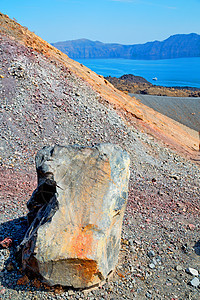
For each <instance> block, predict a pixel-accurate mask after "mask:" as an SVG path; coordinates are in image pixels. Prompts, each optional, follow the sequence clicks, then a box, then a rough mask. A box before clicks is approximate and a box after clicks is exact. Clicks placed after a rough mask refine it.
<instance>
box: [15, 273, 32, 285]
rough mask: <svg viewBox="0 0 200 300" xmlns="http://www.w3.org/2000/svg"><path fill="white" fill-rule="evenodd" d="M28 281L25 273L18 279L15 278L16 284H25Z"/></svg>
mask: <svg viewBox="0 0 200 300" xmlns="http://www.w3.org/2000/svg"><path fill="white" fill-rule="evenodd" d="M28 283H29V279H28V277H27V276H26V275H24V276H23V277H20V278H19V279H18V280H17V284H18V285H26V284H28Z"/></svg>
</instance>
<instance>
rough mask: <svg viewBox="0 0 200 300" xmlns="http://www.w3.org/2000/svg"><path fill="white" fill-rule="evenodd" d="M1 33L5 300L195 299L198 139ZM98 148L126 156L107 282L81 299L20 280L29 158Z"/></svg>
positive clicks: (49, 50)
mask: <svg viewBox="0 0 200 300" xmlns="http://www.w3.org/2000/svg"><path fill="white" fill-rule="evenodd" d="M0 31H1V34H0V53H1V56H0V64H1V66H0V88H1V90H0V93H1V94H0V95H1V119H0V125H1V144H0V151H1V154H0V156H1V170H0V174H1V179H2V180H1V194H0V201H1V202H0V212H1V216H0V218H1V219H0V223H1V225H0V240H3V239H4V238H5V237H8V236H11V237H12V238H13V240H14V243H13V245H12V247H11V248H10V249H9V250H10V253H9V255H10V257H9V258H8V257H7V256H6V255H4V254H5V253H4V252H2V253H1V254H2V256H1V259H0V260H1V264H0V267H1V270H0V274H1V276H0V295H1V296H2V298H3V299H20V300H21V299H70V297H71V299H83V298H84V299H122V297H123V298H125V299H133V298H134V297H135V298H136V299H146V298H152V299H172V298H175V299H176V298H178V299H198V294H199V287H195V286H191V284H190V281H191V280H192V278H193V277H192V275H190V274H188V273H187V272H185V269H186V268H188V267H192V268H195V269H197V270H200V263H199V251H200V250H199V237H198V231H199V227H200V225H199V199H200V198H199V196H200V192H199V190H200V189H199V187H200V186H199V178H200V170H199V167H198V162H199V156H198V135H197V132H196V131H193V130H191V129H189V128H188V127H184V126H182V125H180V124H179V123H178V122H176V121H173V120H171V119H170V118H167V117H165V116H163V115H161V114H160V113H157V112H155V111H154V110H153V109H150V108H148V107H147V106H145V105H143V104H142V103H140V102H139V101H137V100H136V99H134V98H131V97H129V96H127V95H125V94H124V93H122V92H120V91H118V90H117V89H115V88H114V87H113V86H112V85H111V84H110V83H108V82H107V81H106V80H105V79H104V78H103V77H101V76H98V75H97V74H95V73H94V72H92V71H91V70H89V69H88V68H86V67H84V66H83V65H80V64H79V63H78V62H75V61H73V60H71V59H69V58H68V57H67V56H66V55H64V54H63V53H61V52H60V51H58V50H57V49H55V48H54V47H52V46H51V45H49V44H48V43H46V42H45V41H43V40H42V39H41V38H39V37H37V36H36V35H35V34H34V33H31V32H30V31H29V30H28V29H26V28H24V27H22V26H21V25H20V24H18V23H16V22H14V21H13V20H11V19H9V18H8V16H5V15H3V14H0ZM105 142H111V143H115V144H119V145H120V146H121V147H122V148H124V149H125V150H127V151H128V153H129V155H130V158H131V179H130V188H129V190H130V192H129V199H128V205H127V210H126V214H125V219H124V225H123V233H122V249H121V252H120V258H119V264H118V266H117V269H116V270H115V271H114V273H113V278H112V280H110V281H108V282H107V283H106V284H105V285H103V287H101V288H98V289H97V290H94V291H89V292H82V291H72V290H68V289H58V288H57V289H55V288H48V287H46V286H44V285H43V284H42V283H41V282H40V281H39V279H33V278H27V277H26V275H25V274H24V273H23V272H22V271H21V268H20V265H18V263H17V261H16V257H15V253H16V249H17V245H18V244H19V242H20V240H21V239H22V237H23V234H24V231H25V230H26V218H25V216H26V213H27V209H26V202H27V201H28V199H29V197H30V195H31V193H32V191H33V190H34V188H35V184H36V175H35V165H34V157H35V153H36V152H37V150H39V149H41V147H43V146H44V145H48V144H50V145H53V144H60V145H65V144H74V143H76V144H82V145H90V146H92V145H94V144H96V143H105ZM0 251H1V250H0ZM2 251H4V250H2ZM149 251H153V252H151V254H149ZM3 253H4V254H3ZM9 255H8V256H9ZM3 257H7V258H5V264H3V262H4V258H3ZM153 258H154V262H152V259H153ZM152 264H153V265H152ZM177 266H180V268H178V269H176V267H177ZM20 271H21V272H20ZM58 292H59V295H58V294H57V293H58ZM59 297H60V298H59Z"/></svg>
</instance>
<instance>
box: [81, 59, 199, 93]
mask: <svg viewBox="0 0 200 300" xmlns="http://www.w3.org/2000/svg"><path fill="white" fill-rule="evenodd" d="M78 61H79V62H80V63H82V64H83V65H85V66H87V67H88V68H90V69H91V70H92V71H94V72H96V73H97V74H100V75H103V76H109V75H110V76H115V77H120V76H122V75H124V74H134V75H137V76H142V77H144V78H146V79H147V80H148V81H150V82H151V83H153V84H156V85H163V86H191V87H198V88H200V57H192V58H177V59H163V60H132V59H121V58H118V59H78ZM155 77H156V78H157V79H158V80H157V81H154V80H153V78H155Z"/></svg>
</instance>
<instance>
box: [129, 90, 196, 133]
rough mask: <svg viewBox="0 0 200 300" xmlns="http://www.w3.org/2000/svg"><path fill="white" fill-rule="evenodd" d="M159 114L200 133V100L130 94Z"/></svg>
mask: <svg viewBox="0 0 200 300" xmlns="http://www.w3.org/2000/svg"><path fill="white" fill-rule="evenodd" d="M130 95H131V96H133V97H136V99H139V100H140V101H141V102H142V103H143V104H145V105H147V106H149V107H151V108H153V109H154V110H156V111H158V112H159V113H161V114H163V115H165V116H168V117H169V118H171V119H173V120H175V121H177V122H180V123H181V124H183V125H186V126H188V127H190V128H191V129H193V130H195V131H200V98H198V97H166V96H152V95H136V94H130Z"/></svg>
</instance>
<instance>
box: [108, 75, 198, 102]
mask: <svg viewBox="0 0 200 300" xmlns="http://www.w3.org/2000/svg"><path fill="white" fill-rule="evenodd" d="M105 79H106V80H107V81H109V82H110V83H111V84H112V85H114V87H115V88H117V89H118V90H120V91H122V92H124V93H126V94H142V95H155V96H168V97H200V88H196V87H182V86H176V87H174V86H173V87H167V86H160V85H155V84H152V83H150V82H149V81H147V80H146V79H145V78H143V77H141V76H135V75H133V74H126V75H123V76H121V77H119V78H117V77H111V76H107V77H105Z"/></svg>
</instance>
